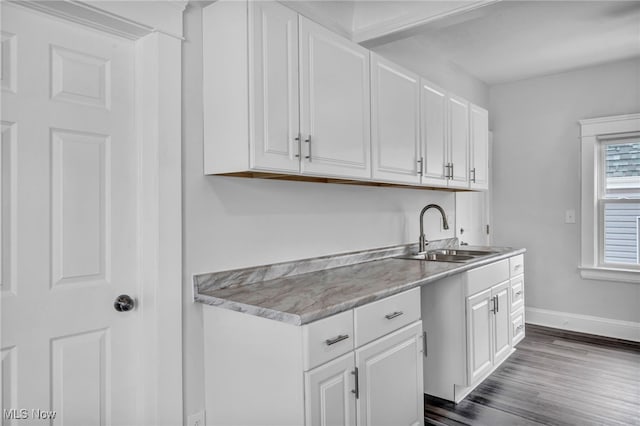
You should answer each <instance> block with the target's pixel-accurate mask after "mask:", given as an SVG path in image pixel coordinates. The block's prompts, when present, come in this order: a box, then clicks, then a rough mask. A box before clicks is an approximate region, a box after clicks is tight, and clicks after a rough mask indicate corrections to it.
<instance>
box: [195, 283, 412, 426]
mask: <svg viewBox="0 0 640 426" xmlns="http://www.w3.org/2000/svg"><path fill="white" fill-rule="evenodd" d="M203 315H204V336H205V339H204V341H205V342H204V353H205V408H206V418H207V425H209V426H212V425H224V426H232V425H242V426H249V425H260V426H267V425H274V426H275V425H278V426H287V425H292V426H293V425H295V426H300V425H307V426H315V425H318V426H320V425H345V426H346V425H351V426H355V425H358V426H364V425H371V426H376V425H379V426H384V425H394V426H404V425H407V426H409V425H422V424H423V423H424V413H423V411H424V405H423V384H422V378H423V374H422V369H423V364H422V357H423V349H422V348H423V346H422V320H421V318H420V288H414V289H412V290H409V291H406V292H403V293H399V294H397V295H394V296H390V297H388V298H385V299H382V300H379V301H377V302H373V303H370V304H368V305H363V306H360V307H358V308H355V309H353V310H350V311H345V312H342V313H339V314H336V315H333V316H331V317H328V318H324V319H321V320H318V321H315V322H312V323H309V324H305V325H303V326H296V325H291V324H286V323H283V322H279V321H274V320H270V319H266V318H261V317H257V316H253V315H249V314H244V313H239V312H235V311H232V310H228V309H224V308H218V307H214V306H204V307H203ZM358 333H360V334H362V336H361V337H360V339H358ZM358 342H360V343H358Z"/></svg>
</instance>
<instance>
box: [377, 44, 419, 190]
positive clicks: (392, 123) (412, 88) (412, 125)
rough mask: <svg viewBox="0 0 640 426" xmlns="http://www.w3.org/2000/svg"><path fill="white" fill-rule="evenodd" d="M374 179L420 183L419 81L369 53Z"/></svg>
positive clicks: (408, 73) (392, 64)
mask: <svg viewBox="0 0 640 426" xmlns="http://www.w3.org/2000/svg"><path fill="white" fill-rule="evenodd" d="M371 116H372V122H371V157H372V159H373V165H372V169H373V178H374V179H379V180H386V181H396V182H403V183H414V184H417V183H420V174H421V172H422V170H421V166H422V162H420V163H419V162H418V160H419V159H420V158H419V156H420V78H419V77H418V76H417V75H416V74H413V73H412V72H409V71H407V70H405V69H403V68H401V67H400V66H398V65H396V64H394V63H393V62H391V61H388V60H386V59H384V58H382V57H381V56H379V55H376V54H375V53H371Z"/></svg>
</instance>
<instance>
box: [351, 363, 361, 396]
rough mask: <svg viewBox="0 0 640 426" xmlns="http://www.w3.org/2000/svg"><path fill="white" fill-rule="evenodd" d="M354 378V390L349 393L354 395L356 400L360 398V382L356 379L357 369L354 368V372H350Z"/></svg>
mask: <svg viewBox="0 0 640 426" xmlns="http://www.w3.org/2000/svg"><path fill="white" fill-rule="evenodd" d="M351 374H353V375H354V376H355V381H356V388H355V389H353V390H352V391H351V393H353V394H355V395H356V399H358V398H360V383H359V382H360V380H359V377H358V367H355V370H353V371H352V372H351Z"/></svg>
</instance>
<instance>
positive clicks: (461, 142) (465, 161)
mask: <svg viewBox="0 0 640 426" xmlns="http://www.w3.org/2000/svg"><path fill="white" fill-rule="evenodd" d="M449 163H451V164H452V171H450V178H449V186H450V187H453V188H468V187H469V103H468V102H467V101H465V100H464V99H462V98H459V97H456V96H453V95H452V96H450V97H449Z"/></svg>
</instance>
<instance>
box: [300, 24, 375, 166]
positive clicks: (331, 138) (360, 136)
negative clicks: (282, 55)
mask: <svg viewBox="0 0 640 426" xmlns="http://www.w3.org/2000/svg"><path fill="white" fill-rule="evenodd" d="M299 19H300V94H301V97H300V127H301V133H302V138H303V143H302V154H303V161H302V172H303V173H312V174H318V175H323V176H327V175H328V176H331V175H336V176H350V177H359V178H370V177H371V168H370V167H371V166H370V146H371V137H370V134H371V130H370V129H371V125H370V120H371V113H370V105H371V101H370V96H369V91H370V88H369V51H368V50H367V49H365V48H363V47H361V46H359V45H357V44H354V43H351V42H350V41H348V40H345V39H344V38H342V37H340V36H338V35H336V34H334V33H332V32H331V31H329V30H327V29H326V28H324V27H321V26H320V25H318V24H315V23H314V22H311V21H310V20H308V19H306V18H305V17H303V16H300V17H299Z"/></svg>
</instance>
